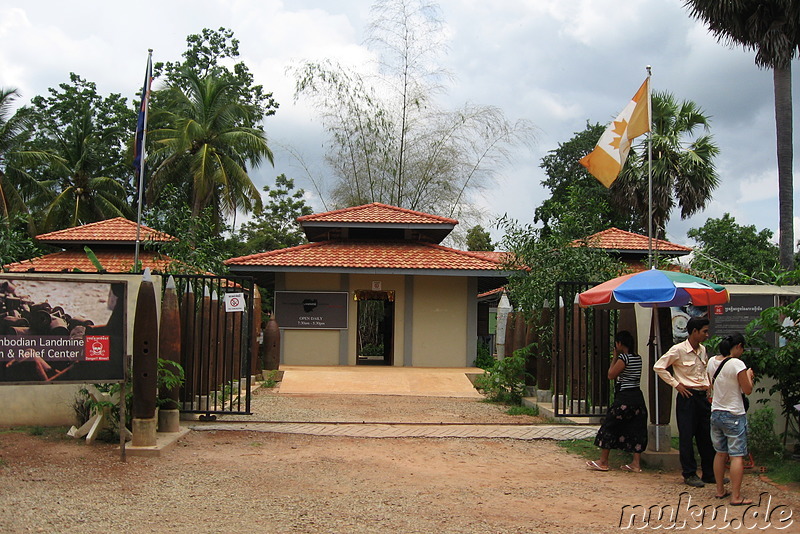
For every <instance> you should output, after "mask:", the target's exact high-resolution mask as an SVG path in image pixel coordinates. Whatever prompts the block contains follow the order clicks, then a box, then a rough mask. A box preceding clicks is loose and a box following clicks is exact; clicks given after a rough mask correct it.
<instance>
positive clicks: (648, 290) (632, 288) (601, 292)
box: [578, 269, 730, 308]
mask: <svg viewBox="0 0 800 534" xmlns="http://www.w3.org/2000/svg"><path fill="white" fill-rule="evenodd" d="M728 300H730V297H729V296H728V291H727V290H726V289H725V288H724V287H723V286H721V285H719V284H715V283H713V282H709V281H708V280H703V279H702V278H698V277H696V276H692V275H690V274H685V273H679V272H673V271H661V270H657V269H650V270H649V271H642V272H639V273H633V274H626V275H625V276H619V277H617V278H613V279H611V280H609V281H607V282H603V283H602V284H600V285H597V286H595V287H593V288H591V289H588V290H586V291H584V292H583V293H581V294H580V295H579V296H578V303H579V304H580V306H581V307H583V308H586V307H589V306H602V307H606V308H619V307H622V306H623V305H625V304H641V305H642V306H647V307H654V306H657V307H662V308H663V307H672V306H685V305H687V304H694V305H695V306H711V305H713V304H724V303H726V302H728Z"/></svg>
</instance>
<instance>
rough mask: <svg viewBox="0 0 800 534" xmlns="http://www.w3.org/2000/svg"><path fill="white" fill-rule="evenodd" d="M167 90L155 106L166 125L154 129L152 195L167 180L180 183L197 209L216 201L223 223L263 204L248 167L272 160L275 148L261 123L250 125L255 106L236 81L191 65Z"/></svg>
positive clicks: (214, 205) (218, 217)
mask: <svg viewBox="0 0 800 534" xmlns="http://www.w3.org/2000/svg"><path fill="white" fill-rule="evenodd" d="M165 91H166V95H165V96H164V97H163V98H162V104H165V107H163V108H160V109H155V110H154V115H156V116H157V117H158V119H157V122H159V123H160V124H162V125H163V126H162V127H160V128H158V129H155V130H153V131H151V132H150V138H151V139H152V143H153V145H154V148H153V150H152V151H151V152H150V159H151V161H153V162H155V169H154V171H153V174H152V180H151V182H150V184H151V185H150V187H149V190H148V195H149V198H153V197H155V196H158V195H159V192H160V191H161V189H162V188H163V187H164V186H165V185H174V186H177V187H179V188H181V189H183V190H184V191H186V192H187V194H188V199H187V200H188V202H189V203H190V205H191V213H192V214H193V215H198V214H199V213H200V212H202V211H203V210H204V209H205V208H207V207H210V208H211V209H212V212H213V214H214V216H215V218H216V220H217V221H218V223H220V221H222V219H223V217H224V216H226V215H233V214H234V213H235V212H236V210H238V209H241V210H244V211H251V210H252V209H253V208H254V207H257V206H259V205H260V202H261V197H260V195H259V194H258V189H257V188H256V187H255V185H253V182H252V180H251V179H250V176H249V175H248V174H247V169H248V166H249V167H256V166H258V165H259V164H260V163H261V162H262V161H264V160H267V161H269V162H270V163H272V161H273V158H272V151H271V150H270V149H269V147H268V146H267V139H266V133H265V132H264V130H263V129H262V128H261V127H260V126H258V127H250V126H245V125H247V124H251V123H252V121H253V116H252V110H253V108H252V106H248V105H245V104H243V103H242V101H241V94H240V92H239V89H238V87H237V86H236V84H234V83H231V82H229V81H225V79H224V78H217V77H213V76H211V75H206V76H204V77H200V76H198V75H197V73H195V72H193V71H185V72H184V73H183V76H181V77H180V78H179V81H176V82H173V83H171V84H170V85H169V86H168V88H167V89H166V90H165Z"/></svg>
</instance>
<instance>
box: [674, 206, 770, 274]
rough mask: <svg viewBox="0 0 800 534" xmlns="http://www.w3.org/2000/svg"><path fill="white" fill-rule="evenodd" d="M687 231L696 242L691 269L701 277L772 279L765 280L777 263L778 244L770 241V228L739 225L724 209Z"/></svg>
mask: <svg viewBox="0 0 800 534" xmlns="http://www.w3.org/2000/svg"><path fill="white" fill-rule="evenodd" d="M687 235H688V236H689V237H690V238H692V239H694V240H695V241H697V243H698V244H699V247H698V249H696V252H695V255H694V259H693V260H692V269H694V270H696V271H698V272H700V273H702V276H703V277H707V278H709V277H710V278H712V279H714V280H716V281H718V282H721V283H751V282H753V281H754V280H762V281H770V282H774V280H767V279H768V278H769V277H770V273H771V272H773V271H775V270H776V269H777V267H778V247H777V246H776V245H775V244H774V243H773V242H772V231H771V230H767V229H764V230H761V231H758V230H757V229H756V227H755V226H754V225H749V226H741V225H739V224H737V223H736V220H735V219H734V218H733V217H732V216H731V215H730V214H729V213H725V214H724V215H723V216H722V218H720V219H713V218H711V219H708V220H707V221H706V223H705V224H704V225H703V226H701V227H700V228H692V229H690V230H689V231H688V232H687Z"/></svg>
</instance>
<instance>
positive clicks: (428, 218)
mask: <svg viewBox="0 0 800 534" xmlns="http://www.w3.org/2000/svg"><path fill="white" fill-rule="evenodd" d="M297 222H299V223H300V224H302V225H305V224H306V223H315V222H324V223H332V222H335V223H379V224H386V223H389V224H403V225H408V224H413V225H416V224H426V225H430V224H447V225H452V226H455V225H456V224H458V221H457V220H455V219H449V218H447V217H440V216H438V215H431V214H429V213H422V212H420V211H414V210H409V209H405V208H398V207H397V206H389V205H388V204H381V203H380V202H373V203H372V204H364V205H363V206H354V207H351V208H344V209H340V210H334V211H326V212H324V213H314V214H312V215H304V216H303V217H298V218H297Z"/></svg>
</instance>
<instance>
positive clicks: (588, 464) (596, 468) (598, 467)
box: [586, 460, 608, 471]
mask: <svg viewBox="0 0 800 534" xmlns="http://www.w3.org/2000/svg"><path fill="white" fill-rule="evenodd" d="M586 467H588V468H589V469H591V470H592V471H608V467H603V466H602V465H600V464H598V463H597V462H595V461H594V460H592V461H590V462H586Z"/></svg>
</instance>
